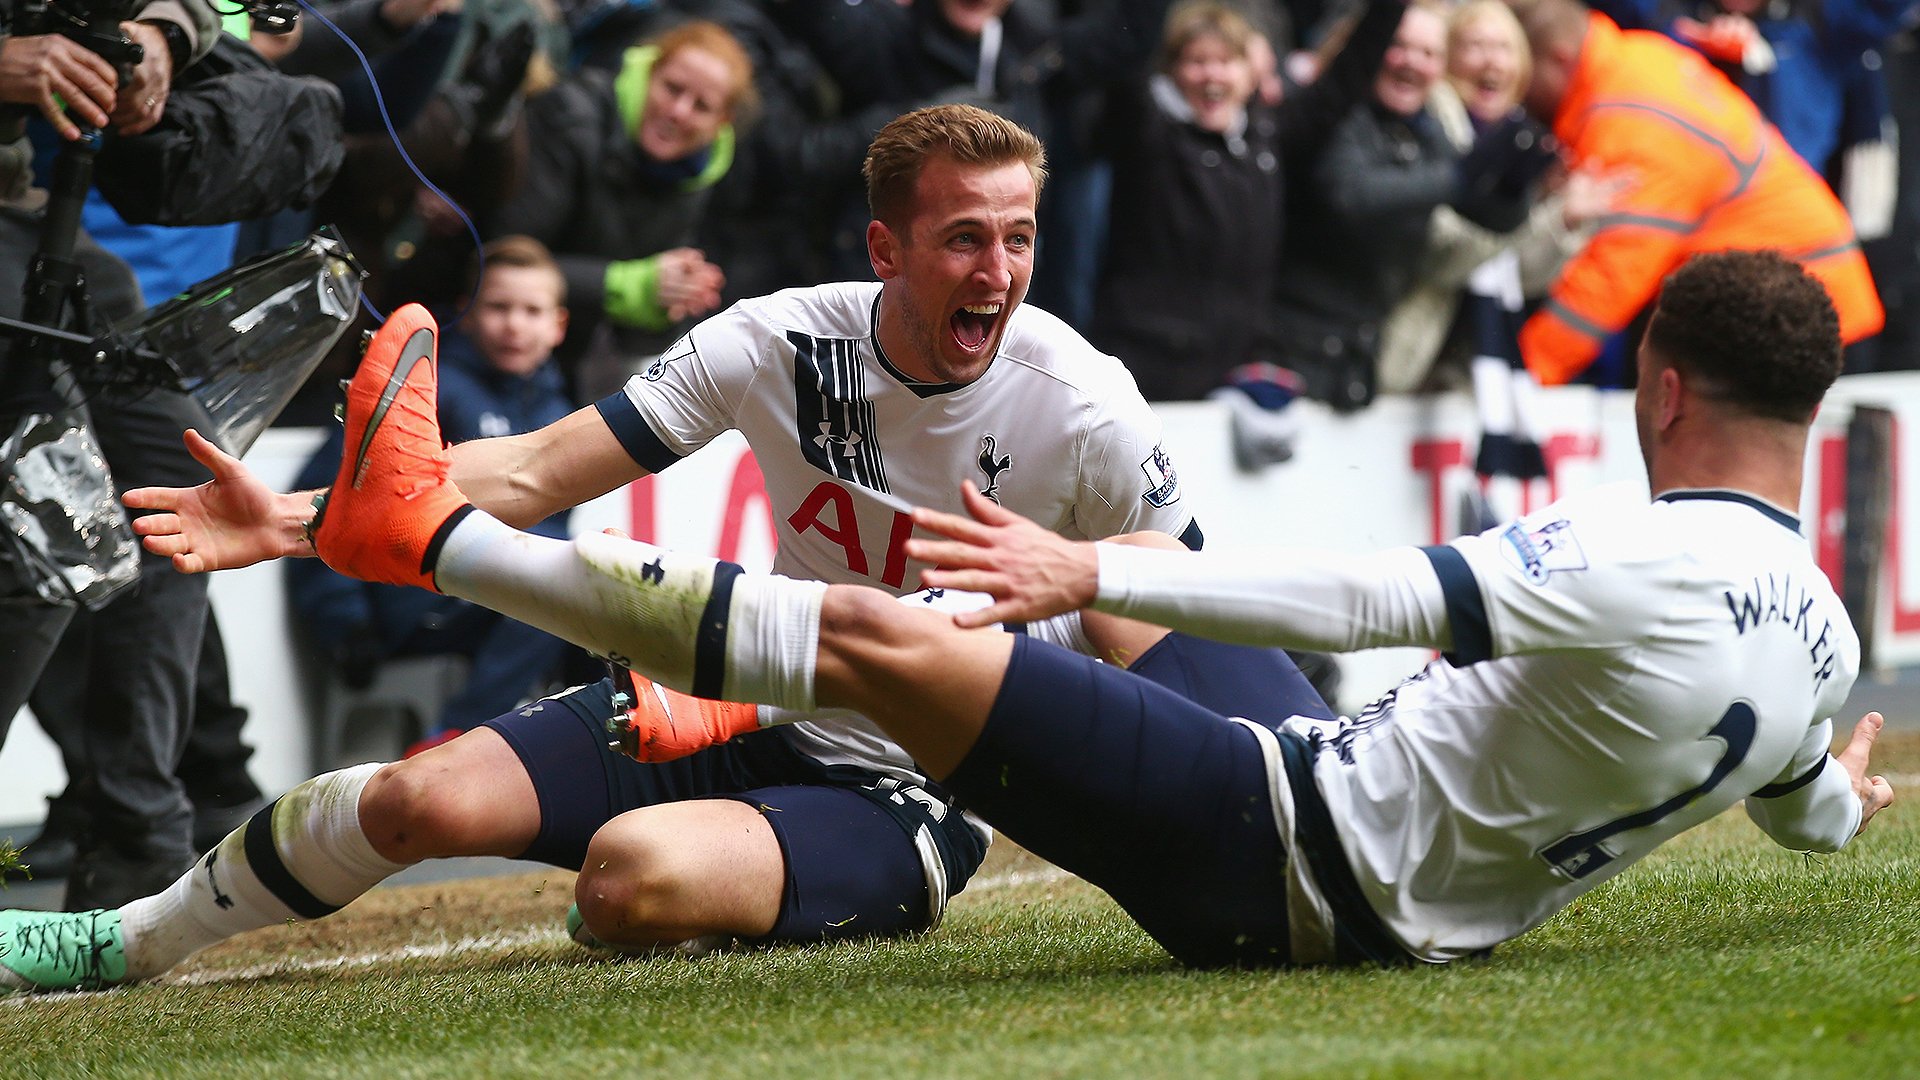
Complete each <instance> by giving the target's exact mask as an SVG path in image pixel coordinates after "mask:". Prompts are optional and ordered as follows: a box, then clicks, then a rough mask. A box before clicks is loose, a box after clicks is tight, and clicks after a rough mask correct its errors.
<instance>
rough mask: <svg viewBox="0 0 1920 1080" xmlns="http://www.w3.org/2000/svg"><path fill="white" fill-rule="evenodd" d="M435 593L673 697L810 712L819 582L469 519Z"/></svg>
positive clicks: (595, 536) (455, 538)
mask: <svg viewBox="0 0 1920 1080" xmlns="http://www.w3.org/2000/svg"><path fill="white" fill-rule="evenodd" d="M434 582H435V584H436V585H438V586H439V588H440V590H441V591H442V592H445V593H447V594H448V595H450V596H458V597H461V598H462V599H465V600H471V601H473V602H474V603H476V604H480V605H481V606H483V607H487V608H491V609H492V610H494V611H498V612H500V613H501V614H503V615H507V616H509V617H511V618H515V619H518V620H520V621H521V622H524V623H526V624H528V625H530V626H537V627H539V628H540V629H542V630H545V631H547V632H549V633H551V634H554V635H556V636H558V637H562V638H565V639H566V640H568V641H571V642H573V643H574V644H575V645H579V646H581V647H582V648H585V649H588V650H590V651H592V652H595V653H598V654H599V655H601V656H605V657H607V658H608V659H610V660H613V661H614V662H616V663H620V664H624V665H626V666H628V667H630V668H632V669H633V670H635V671H637V672H639V673H640V674H642V675H645V676H647V677H648V678H650V679H653V680H654V681H655V682H658V683H661V684H662V685H665V686H670V687H672V688H673V689H675V690H679V691H682V692H685V693H690V694H694V695H697V696H700V697H707V698H717V699H723V700H727V701H747V702H764V703H767V704H772V705H780V706H785V707H788V708H798V709H810V708H812V707H813V675H814V664H815V659H816V652H817V649H818V645H819V640H820V602H821V597H823V596H824V595H825V594H826V589H827V587H826V585H825V584H824V583H822V582H818V581H797V580H795V579H792V578H785V577H779V576H776V575H770V574H746V573H742V572H741V571H740V568H739V567H738V566H736V565H734V564H732V563H723V562H720V561H719V560H716V559H709V558H704V557H702V556H697V555H684V554H681V553H678V552H674V551H669V550H667V549H665V548H660V547H655V546H654V545H652V544H645V543H641V542H640V541H637V540H625V539H621V538H619V537H613V536H607V535H605V534H603V533H589V534H587V535H584V536H578V537H575V538H573V539H572V540H556V539H553V538H552V537H546V536H535V535H533V534H531V533H524V532H521V531H520V530H518V529H515V528H512V527H511V526H508V525H506V524H504V523H502V522H501V521H499V520H498V519H497V518H494V517H491V516H489V515H487V514H485V513H483V512H479V511H476V512H474V513H471V514H468V515H467V516H466V517H465V518H464V519H462V520H461V521H460V523H459V524H458V525H456V526H454V529H453V531H452V532H451V533H449V534H448V536H447V540H446V543H445V544H444V545H442V547H441V549H440V557H439V560H438V561H437V562H436V563H435V565H434ZM716 588H718V589H721V590H728V597H727V602H726V603H725V604H724V605H721V604H715V603H713V597H714V595H715V592H716Z"/></svg>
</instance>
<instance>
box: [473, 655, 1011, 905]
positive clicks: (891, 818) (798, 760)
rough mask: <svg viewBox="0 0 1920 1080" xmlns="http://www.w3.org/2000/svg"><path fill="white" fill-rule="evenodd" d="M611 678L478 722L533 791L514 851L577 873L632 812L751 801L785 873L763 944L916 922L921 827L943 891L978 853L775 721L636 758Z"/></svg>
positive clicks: (915, 806)
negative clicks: (626, 747) (626, 744)
mask: <svg viewBox="0 0 1920 1080" xmlns="http://www.w3.org/2000/svg"><path fill="white" fill-rule="evenodd" d="M612 714H613V684H612V683H611V681H609V680H602V681H600V682H598V683H595V684H593V685H591V686H583V687H580V688H578V689H575V690H570V691H568V692H567V693H565V694H561V695H559V696H557V697H552V698H548V699H545V700H543V701H539V702H535V703H534V704H533V705H531V706H529V707H527V708H524V709H518V710H516V711H514V712H511V713H508V714H506V715H504V716H500V717H496V718H495V719H493V720H490V721H488V722H487V724H486V726H487V727H489V728H492V729H493V730H494V731H497V732H499V733H500V735H501V737H502V738H504V739H506V740H507V745H509V746H511V747H513V750H514V752H515V753H516V754H518V755H519V756H520V761H521V764H523V765H525V766H526V769H527V775H528V776H530V777H532V778H533V788H534V791H535V792H536V793H537V795H538V797H539V800H540V834H539V836H538V837H536V838H535V840H534V842H533V844H532V846H531V847H529V848H528V849H527V850H526V852H525V853H523V855H522V856H521V857H522V858H526V859H533V860H536V861H539V862H545V863H549V864H551V865H554V866H560V867H565V868H567V869H571V870H578V869H579V868H580V866H581V863H582V862H583V861H584V860H585V858H586V852H587V842H588V841H589V840H590V839H592V837H593V834H594V833H595V832H598V831H599V829H600V827H601V826H602V825H605V824H606V823H607V822H608V821H610V820H612V819H613V818H615V817H617V816H618V815H620V814H623V813H625V812H627V811H628V810H636V809H639V808H641V807H644V806H656V805H659V804H662V803H670V802H682V801H685V800H689V799H716V798H717V799H735V800H738V801H740V802H744V803H747V804H748V805H751V806H754V807H756V808H758V809H759V810H760V812H761V814H762V816H763V817H764V818H765V819H766V821H767V824H768V825H769V826H771V827H772V829H773V834H774V836H775V837H776V838H777V839H778V840H779V843H780V851H781V853H782V854H783V855H784V856H785V858H786V870H787V882H786V890H785V894H784V895H783V896H782V897H781V901H780V915H779V918H778V920H777V921H776V922H775V924H774V928H773V932H772V933H770V934H768V935H767V936H766V938H765V939H764V940H766V941H822V940H828V939H838V938H859V937H875V936H887V935H896V934H906V933H915V932H918V931H921V930H925V929H927V928H928V927H929V926H930V925H931V924H932V923H933V922H934V921H935V916H936V915H937V912H935V911H934V910H932V907H931V903H930V895H931V894H930V890H929V888H928V873H929V872H930V871H929V870H928V869H927V868H926V864H925V863H924V862H923V861H922V858H921V856H920V853H919V851H918V850H917V849H916V847H915V843H914V838H915V836H916V835H923V836H925V837H926V838H927V839H928V840H930V841H931V843H932V846H933V848H934V849H935V850H936V851H937V852H938V854H939V861H940V863H941V864H942V866H941V868H940V869H942V870H944V874H945V882H944V884H945V890H944V895H947V896H951V895H952V894H953V893H956V892H958V891H960V889H961V887H963V886H964V885H965V884H966V882H967V879H968V878H970V877H972V876H973V872H974V871H975V870H977V869H979V866H980V860H981V859H982V858H983V857H984V856H985V854H986V845H985V843H984V841H983V840H982V838H981V836H980V834H979V833H978V832H976V831H975V830H974V828H973V827H972V826H970V825H968V824H966V822H965V821H964V820H963V818H962V815H961V814H960V813H959V812H957V811H952V812H947V813H944V815H941V816H937V812H936V811H935V810H933V809H930V808H929V807H928V805H927V802H928V801H933V802H934V803H935V805H936V806H939V807H943V808H944V807H945V806H946V799H945V798H944V794H943V793H941V792H939V791H938V790H937V789H933V788H932V787H931V785H929V786H927V787H924V788H921V789H920V790H921V791H925V792H928V793H930V794H932V795H933V796H934V797H935V798H934V799H933V800H923V799H921V798H918V797H914V796H915V794H916V793H915V792H914V791H912V790H910V789H912V788H914V787H916V785H907V784H903V783H901V782H900V781H898V780H895V779H892V778H889V777H884V776H882V775H880V774H878V773H874V772H871V771H869V770H866V769H860V768H855V767H852V766H845V765H823V764H821V763H820V762H818V761H815V760H813V759H812V758H809V757H807V756H805V755H803V754H801V753H800V752H798V751H796V750H794V749H793V747H792V746H791V744H789V743H788V741H787V739H786V737H785V735H784V734H783V733H782V732H781V731H780V729H778V728H774V729H770V730H767V731H759V732H753V733H751V734H748V735H743V736H741V737H739V738H736V739H733V740H731V741H729V742H726V743H723V744H721V745H719V746H714V747H710V748H708V749H706V750H702V751H700V752H699V753H696V754H690V755H688V756H687V757H684V758H681V759H679V760H677V761H669V762H663V763H660V764H643V763H641V762H638V761H634V760H632V759H631V758H628V757H626V756H625V755H622V754H620V753H617V752H615V751H613V750H609V749H608V748H607V739H608V736H607V733H606V719H607V717H609V716H611V715H612Z"/></svg>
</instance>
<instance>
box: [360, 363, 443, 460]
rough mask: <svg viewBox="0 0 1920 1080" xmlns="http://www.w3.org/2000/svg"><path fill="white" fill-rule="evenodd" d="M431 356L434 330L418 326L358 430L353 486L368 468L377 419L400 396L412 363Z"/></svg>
mask: <svg viewBox="0 0 1920 1080" xmlns="http://www.w3.org/2000/svg"><path fill="white" fill-rule="evenodd" d="M432 357H433V331H431V330H428V329H426V328H424V327H423V328H421V329H419V330H415V331H414V332H413V336H412V337H410V338H408V339H407V344H406V347H405V348H403V349H401V350H400V362H399V363H397V364H395V365H394V366H393V374H391V375H389V376H387V385H386V387H385V388H383V389H382V390H381V391H380V401H379V403H377V404H376V405H374V407H373V415H372V416H370V417H368V418H367V426H366V427H365V428H362V429H361V431H360V450H359V452H358V453H356V454H355V455H354V458H353V486H354V487H355V488H358V487H359V486H360V481H361V479H362V478H363V476H364V474H365V473H366V471H367V450H368V449H370V448H371V447H372V446H373V433H374V432H375V431H378V430H379V429H380V422H381V421H382V420H385V419H386V418H387V410H388V409H391V408H393V402H394V399H395V398H397V397H399V396H400V388H401V387H402V386H405V385H406V384H407V376H408V375H410V374H412V373H413V369H414V366H415V365H416V364H418V363H420V361H422V360H428V359H431V358H432Z"/></svg>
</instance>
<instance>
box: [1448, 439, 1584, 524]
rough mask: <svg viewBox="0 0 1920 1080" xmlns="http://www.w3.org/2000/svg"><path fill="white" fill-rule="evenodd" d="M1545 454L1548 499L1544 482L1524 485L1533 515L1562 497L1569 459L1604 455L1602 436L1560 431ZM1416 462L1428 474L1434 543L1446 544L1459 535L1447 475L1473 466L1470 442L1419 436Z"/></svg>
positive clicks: (1544, 446)
mask: <svg viewBox="0 0 1920 1080" xmlns="http://www.w3.org/2000/svg"><path fill="white" fill-rule="evenodd" d="M1540 453H1541V456H1542V457H1544V458H1545V459H1546V463H1547V477H1546V483H1545V485H1544V487H1545V490H1546V499H1545V500H1544V501H1542V500H1541V499H1540V497H1539V494H1540V491H1541V488H1542V485H1541V483H1540V482H1539V481H1536V480H1530V481H1527V482H1525V483H1522V484H1520V512H1521V513H1523V514H1530V513H1532V512H1533V511H1535V510H1538V509H1540V508H1541V507H1543V506H1546V505H1548V504H1549V503H1552V502H1554V501H1555V500H1557V499H1559V498H1560V466H1561V465H1562V464H1564V463H1566V462H1569V461H1577V460H1580V459H1588V460H1591V459H1594V458H1598V457H1599V456H1600V436H1598V435H1596V434H1593V433H1591V432H1588V433H1581V434H1560V435H1554V436H1551V437H1549V438H1548V439H1547V440H1546V441H1545V442H1543V443H1541V444H1540ZM1412 464H1413V468H1414V471H1416V472H1421V473H1425V474H1426V477H1427V498H1428V503H1429V505H1428V511H1429V513H1430V514H1431V517H1432V525H1433V542H1434V543H1436V544H1443V543H1446V542H1447V541H1448V540H1450V539H1452V538H1453V536H1454V535H1455V531H1454V530H1453V529H1452V528H1450V527H1449V525H1448V523H1447V507H1446V493H1447V488H1446V474H1447V470H1449V469H1457V468H1469V467H1471V463H1470V462H1469V461H1468V460H1467V444H1466V443H1465V441H1463V440H1460V439H1416V440H1414V443H1413V458H1412ZM1474 479H1475V482H1477V483H1478V484H1479V485H1480V489H1481V491H1483V492H1484V491H1485V490H1486V489H1487V483H1488V478H1487V477H1484V476H1476V477H1475V478H1474Z"/></svg>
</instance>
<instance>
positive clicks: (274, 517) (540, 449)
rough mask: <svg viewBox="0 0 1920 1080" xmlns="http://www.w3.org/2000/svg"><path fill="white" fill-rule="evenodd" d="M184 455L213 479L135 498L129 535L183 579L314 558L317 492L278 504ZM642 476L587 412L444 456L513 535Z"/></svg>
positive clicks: (207, 454)
mask: <svg viewBox="0 0 1920 1080" xmlns="http://www.w3.org/2000/svg"><path fill="white" fill-rule="evenodd" d="M186 443H187V449H188V450H189V451H190V452H192V454H193V456H194V458H195V459H196V460H197V461H199V462H200V463H201V464H202V465H205V466H206V467H207V470H208V471H209V472H211V473H213V479H212V480H209V481H207V482H206V483H204V484H201V485H200V486H199V487H191V488H160V487H150V488H135V489H134V490H132V491H129V492H127V493H126V495H125V496H124V501H125V502H126V504H127V506H128V507H130V508H132V509H135V510H158V511H160V513H156V514H149V515H147V516H145V517H141V518H137V519H135V520H134V523H133V531H134V532H135V533H137V534H139V536H140V537H141V543H143V544H145V545H146V548H147V550H148V551H151V552H153V553H154V554H156V555H166V556H168V557H170V558H172V560H173V566H174V569H176V570H179V571H180V572H181V573H183V574H201V573H206V572H208V571H212V570H232V569H235V568H238V567H242V566H252V565H253V564H254V563H257V562H265V561H266V560H268V559H280V558H286V557H289V556H308V555H312V554H313V546H312V544H311V543H310V542H309V541H308V538H307V534H306V526H307V523H308V522H309V521H311V520H312V519H313V514H314V496H315V495H317V494H318V492H314V491H296V492H291V493H288V494H284V495H283V494H280V493H278V492H276V491H274V490H273V489H272V488H270V487H268V486H267V485H266V484H265V483H263V482H262V481H261V480H260V478H259V477H258V476H255V475H254V474H253V471H252V470H250V469H248V468H247V467H246V466H245V465H244V464H242V463H241V462H240V461H239V460H238V459H236V458H234V457H233V456H232V455H230V454H228V453H227V452H225V451H224V450H221V449H220V448H219V447H218V446H215V445H214V444H213V443H211V442H209V441H208V440H206V439H205V438H203V437H201V435H200V433H199V432H197V431H189V432H187V434H186ZM644 475H646V470H644V469H642V468H641V467H640V466H639V465H637V464H635V463H634V460H633V458H632V456H630V455H629V454H628V453H627V451H626V449H625V448H624V447H622V446H621V444H620V441H619V439H617V438H615V437H614V434H613V431H612V429H611V428H609V427H608V426H607V422H606V421H605V420H604V419H602V418H601V416H600V414H599V413H598V412H596V411H595V410H594V409H593V408H591V407H588V408H585V409H580V410H578V411H576V412H574V413H572V414H570V415H568V416H565V417H562V418H561V419H559V420H557V421H555V422H553V423H551V424H548V425H547V426H546V427H544V428H541V429H540V430H538V431H532V432H528V433H527V434H525V435H508V436H503V437H501V438H497V439H474V440H473V441H471V442H464V443H461V444H460V445H458V446H456V447H454V448H453V472H452V476H453V481H454V483H455V484H457V485H459V487H460V490H461V491H462V492H463V493H465V495H466V496H467V498H468V499H470V500H472V502H473V504H474V505H475V506H478V507H479V508H481V509H482V510H485V511H487V512H488V513H490V514H492V515H493V516H495V517H497V518H499V519H500V520H502V521H505V522H506V523H507V524H509V525H513V526H515V527H516V528H526V527H528V526H531V525H532V524H533V523H534V522H537V521H540V520H542V519H544V518H546V517H549V516H551V515H553V514H556V513H559V512H560V511H562V510H566V509H569V508H571V507H574V506H578V505H579V504H581V503H583V502H586V501H587V500H588V499H591V498H594V497H595V496H598V495H603V494H605V493H607V492H609V491H612V490H613V489H614V488H616V487H619V486H620V485H621V484H624V483H627V482H628V481H630V480H635V479H638V478H639V477H641V476H644Z"/></svg>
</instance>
